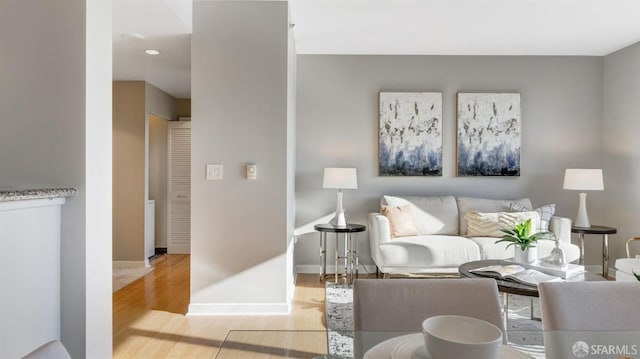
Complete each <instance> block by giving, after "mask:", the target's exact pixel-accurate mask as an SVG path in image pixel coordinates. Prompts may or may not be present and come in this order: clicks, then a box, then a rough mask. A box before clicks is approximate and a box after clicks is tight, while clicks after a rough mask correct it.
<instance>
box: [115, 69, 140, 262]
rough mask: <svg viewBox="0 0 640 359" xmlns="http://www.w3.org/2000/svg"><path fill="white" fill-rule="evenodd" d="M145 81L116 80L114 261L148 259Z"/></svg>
mask: <svg viewBox="0 0 640 359" xmlns="http://www.w3.org/2000/svg"><path fill="white" fill-rule="evenodd" d="M145 88H146V84H145V82H144V81H114V82H113V260H115V261H132V262H134V261H135V262H143V261H144V208H145V207H144V206H145V201H146V194H145V191H146V189H145V188H146V182H145V179H146V178H145V177H146V175H145V151H146V146H145V131H146V130H145V118H146V116H147V113H146V97H145V96H146V95H145Z"/></svg>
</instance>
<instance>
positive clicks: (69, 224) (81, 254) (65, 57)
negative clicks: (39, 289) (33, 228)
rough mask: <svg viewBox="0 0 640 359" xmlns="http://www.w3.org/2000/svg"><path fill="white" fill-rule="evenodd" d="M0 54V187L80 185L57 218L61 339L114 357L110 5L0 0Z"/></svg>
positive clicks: (77, 350) (88, 353)
mask: <svg viewBox="0 0 640 359" xmlns="http://www.w3.org/2000/svg"><path fill="white" fill-rule="evenodd" d="M0 54H2V55H1V57H2V60H1V61H0V186H19V187H27V188H28V187H40V186H64V187H68V186H72V187H76V188H78V195H77V196H75V197H73V198H70V199H69V200H68V201H67V203H66V204H65V205H64V206H63V212H62V233H61V235H62V237H61V238H62V240H61V241H62V242H61V253H60V255H61V263H62V267H61V323H60V325H61V337H62V341H63V343H64V344H65V346H66V347H67V349H68V350H69V352H70V354H71V356H72V357H73V358H84V357H90V358H108V357H111V336H112V331H111V312H112V311H111V295H112V294H111V166H110V165H111V160H110V158H111V6H110V4H109V3H105V2H95V1H94V2H87V1H84V0H66V1H46V0H40V1H22V0H3V1H0ZM88 238H90V240H88ZM52 255H53V254H52ZM34 271H35V273H34V275H37V271H38V268H37V263H34ZM87 273H90V274H91V275H90V276H88V275H87Z"/></svg>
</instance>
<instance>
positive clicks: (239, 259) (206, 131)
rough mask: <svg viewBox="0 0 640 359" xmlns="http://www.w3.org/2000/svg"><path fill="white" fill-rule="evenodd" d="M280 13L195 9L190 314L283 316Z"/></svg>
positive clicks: (278, 9)
mask: <svg viewBox="0 0 640 359" xmlns="http://www.w3.org/2000/svg"><path fill="white" fill-rule="evenodd" d="M287 6H288V4H287V2H277V1H276V2H269V1H265V2H261V1H257V2H256V1H195V2H194V8H193V14H194V18H193V20H194V21H193V37H192V56H191V59H192V66H191V68H192V116H191V119H192V134H193V135H192V136H193V137H192V156H193V157H192V167H191V168H192V176H191V184H192V190H191V191H192V192H191V193H192V195H191V244H192V246H191V253H192V256H191V305H190V307H189V312H190V313H215V312H255V311H258V312H259V311H271V312H273V311H282V310H286V280H285V278H286V276H287V273H286V248H287V236H288V233H290V232H291V230H290V229H289V228H287V226H288V223H289V219H288V218H287V203H288V198H287V196H288V193H290V191H288V189H287V184H288V181H287V177H288V172H289V171H290V169H288V168H287V167H288V166H287V163H288V161H287V157H288V156H289V154H288V153H289V152H290V151H291V150H290V149H289V147H288V145H287V123H288V116H287V113H288V111H287V108H288V96H290V95H289V94H288V89H287V81H288V66H289V63H288V31H289V29H288V7H287ZM208 163H211V164H215V163H219V164H223V165H224V179H223V180H206V179H205V166H206V164H208ZM247 163H254V164H256V165H257V176H258V178H257V180H256V181H249V180H247V179H246V177H245V166H246V164H247ZM291 225H292V223H291Z"/></svg>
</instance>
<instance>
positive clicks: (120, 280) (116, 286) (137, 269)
mask: <svg viewBox="0 0 640 359" xmlns="http://www.w3.org/2000/svg"><path fill="white" fill-rule="evenodd" d="M152 270H154V268H153V267H144V266H131V265H115V264H114V266H113V292H114V293H115V292H117V291H118V290H120V289H122V288H124V287H126V286H127V285H129V284H131V283H133V282H134V281H135V280H137V279H138V278H141V277H142V276H144V275H145V274H147V273H149V272H151V271H152Z"/></svg>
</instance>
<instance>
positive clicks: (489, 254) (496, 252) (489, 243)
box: [469, 237, 513, 260]
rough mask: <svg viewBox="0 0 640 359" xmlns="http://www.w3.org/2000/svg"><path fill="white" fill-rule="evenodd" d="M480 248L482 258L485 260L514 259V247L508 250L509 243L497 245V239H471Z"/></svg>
mask: <svg viewBox="0 0 640 359" xmlns="http://www.w3.org/2000/svg"><path fill="white" fill-rule="evenodd" d="M469 239H470V240H472V241H473V242H474V243H475V244H477V245H478V247H480V256H481V258H482V259H483V260H485V259H509V258H513V246H511V247H509V248H507V245H508V243H504V242H500V243H496V241H498V240H499V238H496V237H469Z"/></svg>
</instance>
